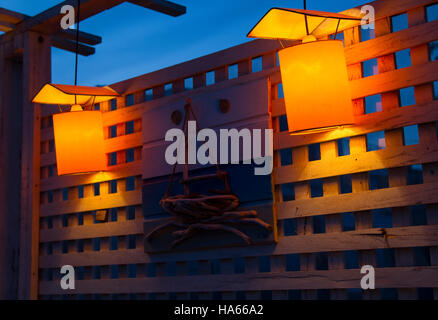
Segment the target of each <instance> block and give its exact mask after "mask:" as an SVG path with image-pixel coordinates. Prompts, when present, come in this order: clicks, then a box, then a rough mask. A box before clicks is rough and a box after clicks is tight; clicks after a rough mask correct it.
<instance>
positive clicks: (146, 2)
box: [128, 0, 186, 17]
mask: <svg viewBox="0 0 438 320" xmlns="http://www.w3.org/2000/svg"><path fill="white" fill-rule="evenodd" d="M128 1H129V2H131V3H133V4H136V5H139V6H142V7H144V8H148V9H151V10H154V11H158V12H161V13H164V14H167V15H169V16H172V17H178V16H180V15H183V14H185V13H186V7H184V6H181V5H179V4H176V3H173V2H170V1H165V0H154V1H150V0H128Z"/></svg>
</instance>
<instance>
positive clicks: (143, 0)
mask: <svg viewBox="0 0 438 320" xmlns="http://www.w3.org/2000/svg"><path fill="white" fill-rule="evenodd" d="M123 2H126V0H81V8H80V10H81V12H80V17H79V20H80V21H82V20H86V19H88V18H89V17H92V16H94V15H96V14H98V13H100V12H102V11H105V10H108V9H111V8H113V7H115V6H117V5H119V4H121V3H123ZM129 2H132V3H135V4H137V5H140V6H142V7H145V8H148V9H151V10H155V11H158V12H162V13H164V14H168V15H171V16H174V17H176V16H179V15H181V14H184V13H185V12H186V8H185V7H184V6H180V5H178V4H176V3H173V2H170V1H164V0H129ZM65 5H70V6H73V7H76V6H77V0H65V1H63V2H61V3H59V4H57V5H56V6H53V7H51V8H49V9H47V10H45V11H43V12H41V13H39V14H37V15H36V16H34V17H31V18H29V19H25V20H23V21H22V22H20V23H19V24H17V28H16V29H17V31H18V32H24V31H26V30H34V31H39V32H44V33H49V32H53V30H58V29H59V23H60V19H61V17H62V16H63V15H62V14H61V8H62V7H63V6H65ZM49 34H50V33H49Z"/></svg>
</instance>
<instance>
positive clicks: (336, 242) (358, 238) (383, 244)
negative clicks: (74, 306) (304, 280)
mask: <svg viewBox="0 0 438 320" xmlns="http://www.w3.org/2000/svg"><path fill="white" fill-rule="evenodd" d="M140 224H141V223H140ZM131 227H132V230H130V231H129V233H132V234H134V233H135V232H137V229H138V227H137V226H135V225H132V226H131ZM437 228H438V227H437V226H436V225H434V226H415V227H398V228H390V229H385V231H386V232H387V235H390V236H387V237H386V238H385V236H384V235H383V232H382V231H383V229H372V228H371V229H370V228H365V229H360V230H356V231H348V232H331V233H325V234H307V235H298V236H291V237H280V239H279V242H278V243H277V244H276V245H260V246H257V247H247V248H246V249H245V252H244V253H243V254H242V248H226V249H224V250H218V249H210V250H198V251H187V252H173V253H166V254H153V255H148V254H145V253H144V250H143V248H137V249H134V250H121V249H120V250H114V251H109V252H93V251H89V252H83V253H69V254H68V255H65V254H59V255H56V254H53V255H45V256H40V268H56V267H59V266H62V265H64V264H71V265H73V266H91V265H111V264H119V263H120V262H121V261H123V263H126V264H136V263H151V262H155V263H162V262H168V261H190V260H202V259H205V260H208V259H232V258H238V257H242V256H248V257H257V256H266V255H270V256H279V255H285V254H298V253H313V252H341V251H345V250H365V249H383V248H407V247H412V246H414V247H421V246H429V245H432V244H434V243H436V242H437V238H438V230H437Z"/></svg>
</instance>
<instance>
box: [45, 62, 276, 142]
mask: <svg viewBox="0 0 438 320" xmlns="http://www.w3.org/2000/svg"><path fill="white" fill-rule="evenodd" d="M279 70H280V69H279V68H278V67H274V68H269V69H265V70H262V71H259V72H254V73H250V74H247V75H243V76H240V77H238V78H235V79H230V80H225V81H221V82H218V83H215V84H212V85H209V86H205V87H200V88H196V89H192V90H187V91H183V92H179V93H175V94H172V95H170V96H164V97H161V98H156V99H153V100H150V101H145V102H141V103H138V104H134V105H132V106H129V107H123V108H120V109H117V110H114V111H109V112H103V113H102V121H103V126H104V127H109V126H112V125H115V124H118V123H123V122H127V121H132V120H137V119H141V118H142V116H143V113H144V112H146V111H149V110H152V109H155V108H159V107H161V106H163V105H167V104H171V103H174V102H176V101H179V100H185V99H186V98H190V97H192V96H194V95H200V94H207V93H212V92H215V91H217V90H223V89H227V88H232V87H237V86H240V85H242V84H245V83H248V82H252V81H255V80H259V79H264V78H267V77H269V76H270V75H271V74H273V73H275V72H277V71H279ZM41 113H42V117H48V116H50V115H53V114H56V113H59V108H58V106H50V105H48V106H44V107H43V108H41ZM50 131H52V132H53V129H51V128H48V129H43V130H41V134H42V138H41V140H42V141H46V140H48V139H50V138H51V137H53V133H50Z"/></svg>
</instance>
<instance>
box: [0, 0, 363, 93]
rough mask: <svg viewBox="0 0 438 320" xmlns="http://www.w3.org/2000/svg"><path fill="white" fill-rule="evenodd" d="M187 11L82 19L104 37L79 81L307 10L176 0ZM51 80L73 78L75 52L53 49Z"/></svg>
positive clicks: (297, 3)
mask: <svg viewBox="0 0 438 320" xmlns="http://www.w3.org/2000/svg"><path fill="white" fill-rule="evenodd" d="M60 2H61V0H38V1H33V0H2V1H1V5H0V6H1V7H4V8H6V9H9V10H14V11H18V12H21V13H24V14H27V15H36V14H38V13H40V12H41V11H43V10H46V9H48V8H50V7H52V6H54V5H56V4H58V3H60ZM174 2H176V3H179V4H181V5H184V6H186V7H187V13H186V14H185V15H183V16H181V17H178V18H173V17H170V16H167V15H164V14H161V13H158V12H154V11H152V10H148V9H145V8H142V7H139V6H136V5H133V4H130V3H124V4H122V5H119V6H117V7H115V8H113V9H111V10H107V11H105V12H102V13H100V14H99V15H96V16H94V17H91V18H89V19H87V20H85V21H83V22H81V25H80V29H81V30H82V31H86V32H90V33H93V34H96V35H99V36H101V37H102V38H103V41H102V43H101V44H100V45H98V46H96V53H95V54H94V55H93V56H90V57H81V56H80V57H79V84H80V85H107V84H111V83H115V82H118V81H121V80H125V79H128V78H132V77H135V76H139V75H142V74H145V73H148V72H152V71H155V70H158V69H161V68H165V67H168V66H172V65H175V64H177V63H180V62H184V61H188V60H191V59H194V58H197V57H200V56H203V55H206V54H209V53H213V52H216V51H219V50H222V49H226V48H229V47H232V46H235V45H238V44H241V43H244V42H248V41H250V40H251V39H248V38H246V34H247V33H248V31H249V30H250V29H251V28H252V27H253V26H254V24H255V23H257V21H258V20H259V19H260V18H261V17H262V16H263V15H264V14H265V13H266V12H267V11H268V10H269V8H271V7H286V8H302V7H303V1H302V0H288V1H286V0H276V1H272V0H257V1H254V0H176V1H174ZM368 2H369V1H368V0H339V1H323V0H310V1H307V3H308V5H307V7H308V9H313V10H323V11H332V12H339V11H342V10H346V9H349V8H352V7H355V6H358V5H361V4H365V3H368ZM52 66H53V67H52V68H53V69H52V70H53V71H52V81H53V82H54V83H65V84H72V83H73V82H74V54H73V53H70V52H66V51H62V50H59V49H56V48H53V49H52Z"/></svg>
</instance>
